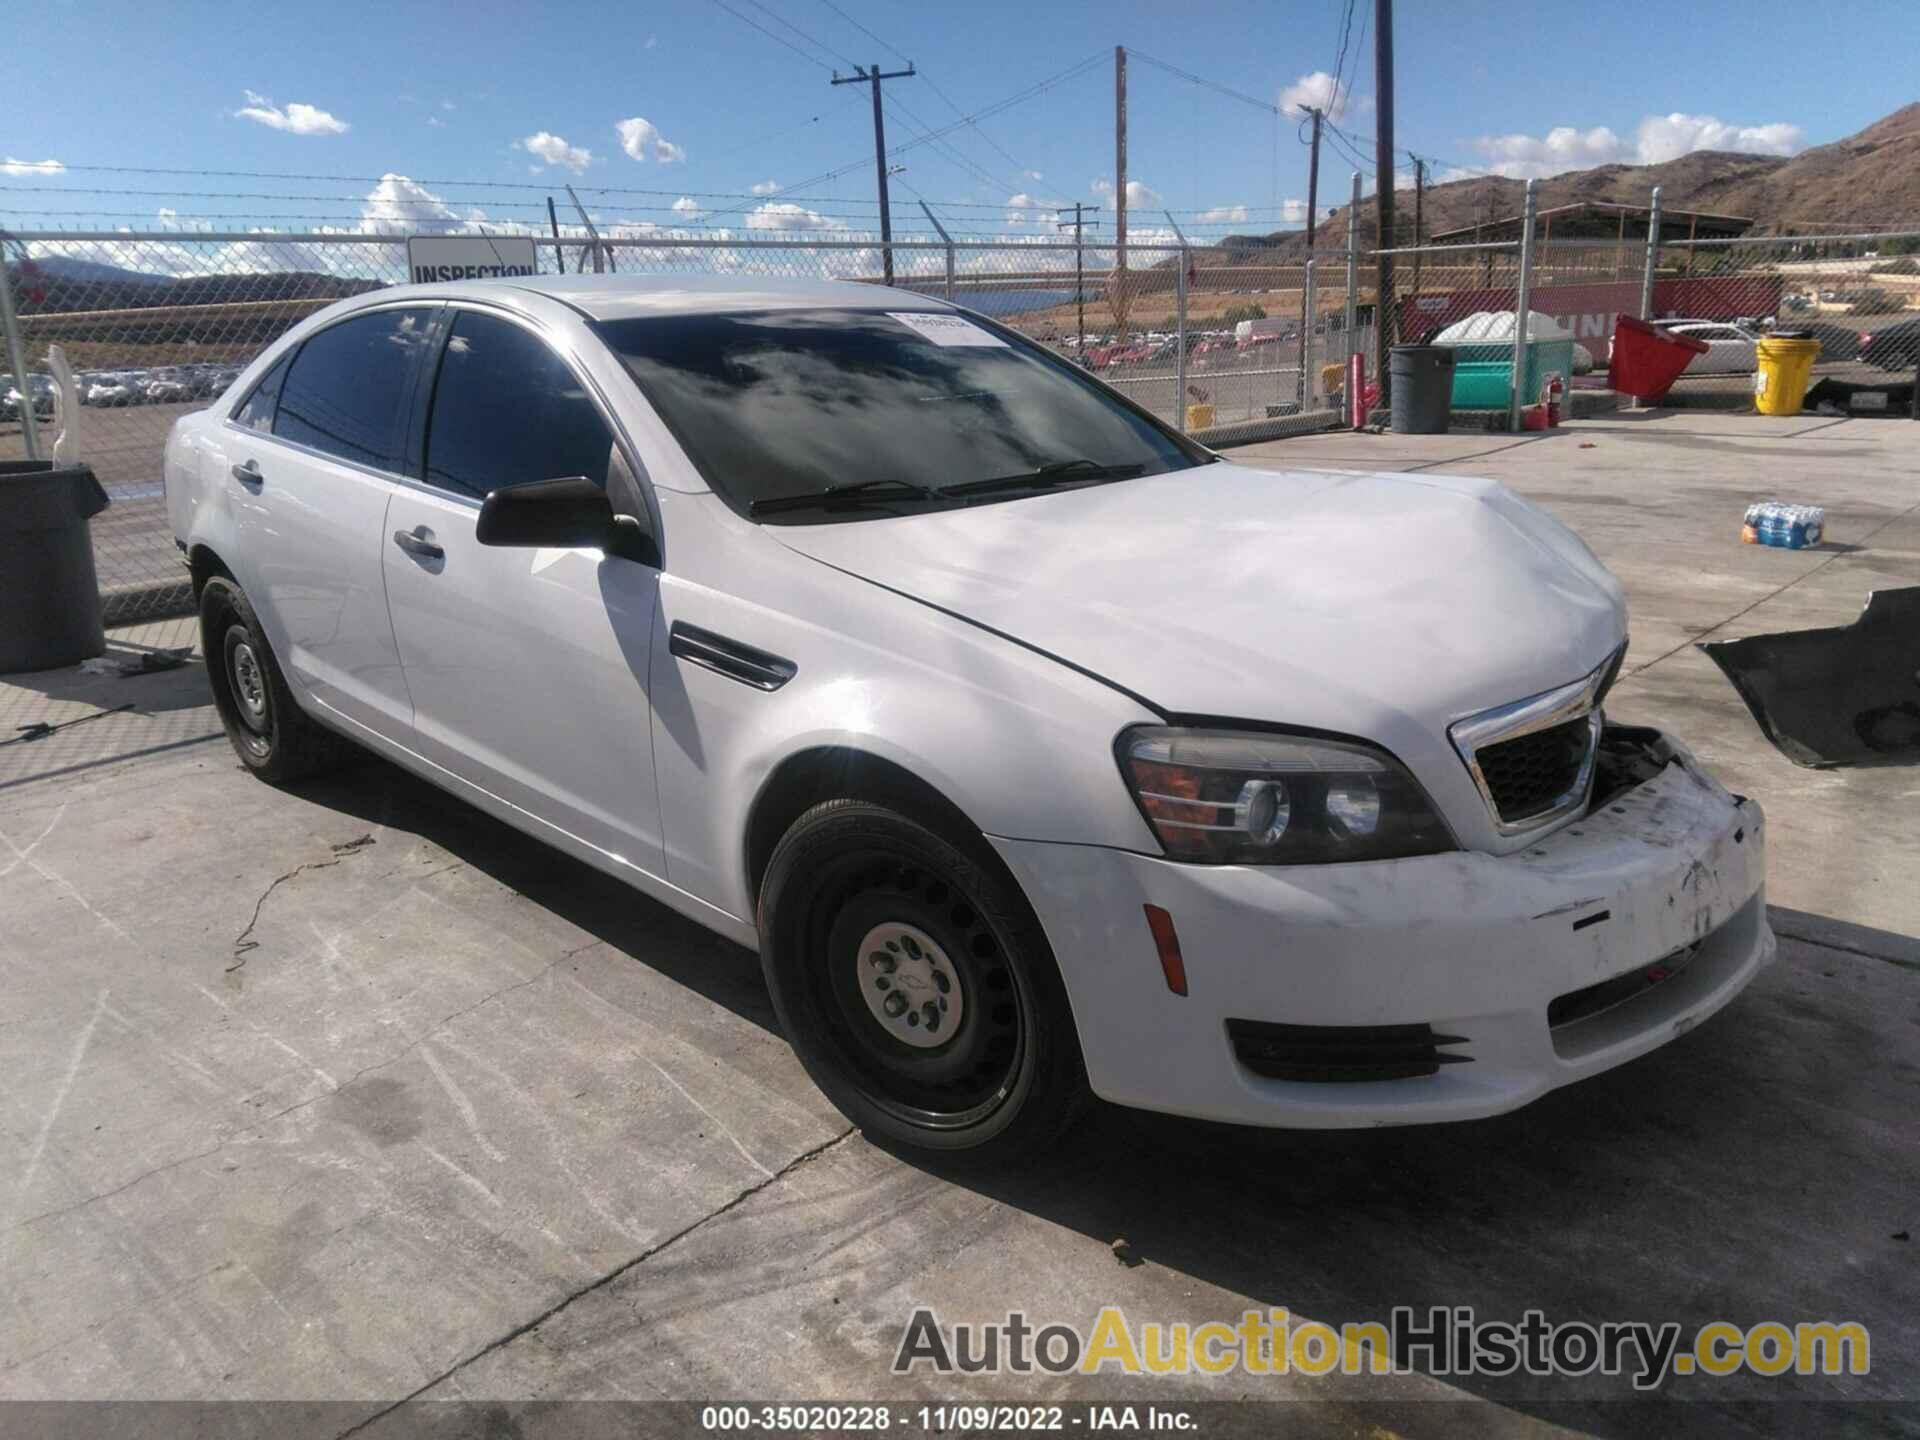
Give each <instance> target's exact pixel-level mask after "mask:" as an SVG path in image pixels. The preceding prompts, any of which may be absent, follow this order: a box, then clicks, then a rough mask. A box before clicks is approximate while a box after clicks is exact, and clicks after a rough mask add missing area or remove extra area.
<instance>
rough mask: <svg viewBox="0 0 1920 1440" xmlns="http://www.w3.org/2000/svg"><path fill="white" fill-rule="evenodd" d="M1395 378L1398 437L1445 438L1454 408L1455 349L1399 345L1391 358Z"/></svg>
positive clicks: (1394, 406)
mask: <svg viewBox="0 0 1920 1440" xmlns="http://www.w3.org/2000/svg"><path fill="white" fill-rule="evenodd" d="M1387 364H1388V371H1389V373H1390V374H1391V376H1392V377H1393V431H1394V433H1395V434H1396V435H1444V434H1446V433H1447V416H1448V414H1449V413H1450V411H1451V410H1452V408H1453V347H1452V346H1451V345H1396V346H1394V347H1393V351H1392V354H1391V355H1390V356H1389V357H1388V361H1387Z"/></svg>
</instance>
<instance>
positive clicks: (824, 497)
mask: <svg viewBox="0 0 1920 1440" xmlns="http://www.w3.org/2000/svg"><path fill="white" fill-rule="evenodd" d="M940 493H941V492H939V491H937V490H932V489H929V488H928V487H927V486H925V485H916V484H914V483H913V482H912V481H911V480H896V479H894V478H893V477H892V476H890V475H882V476H876V477H875V478H874V479H871V480H852V481H849V482H847V483H846V484H844V485H829V486H827V487H826V488H825V489H823V490H807V491H803V492H802V493H800V494H798V495H770V496H768V497H767V498H766V499H764V500H756V501H754V502H753V503H752V504H751V505H749V506H747V514H749V515H775V514H778V513H779V512H780V511H782V510H819V509H828V508H834V507H841V508H851V507H854V506H859V505H885V504H888V503H890V502H892V501H896V500H938V499H939V498H940Z"/></svg>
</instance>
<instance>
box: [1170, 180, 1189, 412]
mask: <svg viewBox="0 0 1920 1440" xmlns="http://www.w3.org/2000/svg"><path fill="white" fill-rule="evenodd" d="M1162 213H1164V214H1165V215H1166V217H1167V224H1169V225H1171V226H1172V227H1173V233H1174V234H1175V235H1177V236H1179V238H1180V274H1179V276H1178V277H1177V278H1176V279H1175V280H1174V282H1173V303H1174V307H1175V311H1176V314H1175V317H1174V341H1173V343H1174V348H1175V350H1177V351H1178V352H1179V358H1178V359H1177V360H1176V361H1175V362H1174V368H1173V423H1174V424H1175V425H1177V426H1179V428H1180V433H1181V434H1182V435H1184V434H1186V433H1187V267H1188V266H1189V265H1191V264H1192V263H1193V252H1192V251H1191V250H1189V249H1188V248H1187V236H1186V232H1185V231H1183V230H1181V228H1180V222H1179V221H1178V220H1175V219H1174V218H1173V212H1172V211H1171V210H1167V211H1164V212H1162Z"/></svg>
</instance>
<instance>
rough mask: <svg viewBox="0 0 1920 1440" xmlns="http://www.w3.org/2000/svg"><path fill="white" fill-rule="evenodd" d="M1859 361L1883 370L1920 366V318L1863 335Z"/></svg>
mask: <svg viewBox="0 0 1920 1440" xmlns="http://www.w3.org/2000/svg"><path fill="white" fill-rule="evenodd" d="M1860 358H1861V359H1862V360H1865V361H1867V362H1868V363H1869V364H1872V365H1878V366H1879V367H1880V368H1881V369H1882V370H1912V369H1913V368H1914V367H1915V366H1916V365H1920V316H1915V317H1914V318H1913V319H1911V320H1899V321H1896V322H1894V323H1893V324H1891V325H1876V326H1875V327H1874V328H1873V329H1871V330H1862V331H1861V332H1860Z"/></svg>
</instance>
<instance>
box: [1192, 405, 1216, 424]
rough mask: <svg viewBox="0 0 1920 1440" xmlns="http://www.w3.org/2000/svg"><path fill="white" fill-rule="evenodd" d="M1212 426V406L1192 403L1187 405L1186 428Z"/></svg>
mask: <svg viewBox="0 0 1920 1440" xmlns="http://www.w3.org/2000/svg"><path fill="white" fill-rule="evenodd" d="M1212 428H1213V406H1211V405H1204V404H1194V405H1189V406H1187V429H1189V430H1210V429H1212Z"/></svg>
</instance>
